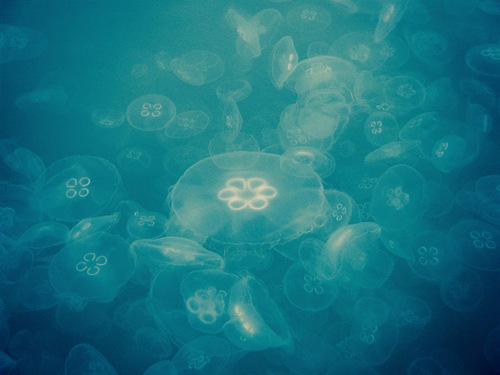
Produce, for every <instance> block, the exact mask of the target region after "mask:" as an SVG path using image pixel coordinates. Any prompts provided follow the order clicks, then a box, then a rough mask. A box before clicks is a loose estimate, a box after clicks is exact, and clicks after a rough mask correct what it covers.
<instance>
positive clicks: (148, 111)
mask: <svg viewBox="0 0 500 375" xmlns="http://www.w3.org/2000/svg"><path fill="white" fill-rule="evenodd" d="M176 113H177V108H176V106H175V104H174V103H173V102H172V100H170V99H169V98H167V97H166V96H163V95H157V94H148V95H142V96H140V97H138V98H137V99H135V100H133V101H132V102H131V103H130V104H129V105H128V107H127V121H128V123H129V124H130V125H131V126H132V127H134V128H135V129H137V130H142V131H155V130H161V129H163V128H165V127H166V126H167V125H168V123H169V122H170V121H172V120H173V119H174V117H175V115H176Z"/></svg>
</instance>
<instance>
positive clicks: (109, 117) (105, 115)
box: [90, 108, 125, 129]
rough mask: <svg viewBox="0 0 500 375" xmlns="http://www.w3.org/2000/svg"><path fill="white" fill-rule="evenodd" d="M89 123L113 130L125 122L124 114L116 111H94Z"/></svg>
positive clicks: (107, 109)
mask: <svg viewBox="0 0 500 375" xmlns="http://www.w3.org/2000/svg"><path fill="white" fill-rule="evenodd" d="M90 121H92V123H93V124H94V125H96V126H99V127H100V128H105V129H114V128H118V127H120V126H122V125H123V123H124V122H125V114H124V113H123V112H122V111H119V110H116V109H110V108H106V109H96V110H95V111H94V112H92V115H91V116H90Z"/></svg>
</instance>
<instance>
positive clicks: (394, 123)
mask: <svg viewBox="0 0 500 375" xmlns="http://www.w3.org/2000/svg"><path fill="white" fill-rule="evenodd" d="M364 133H365V137H366V139H367V141H368V142H369V143H370V144H372V145H374V146H382V145H384V144H386V143H389V142H393V141H396V140H398V135H399V124H398V120H397V119H396V118H395V117H394V116H393V115H391V114H390V113H387V112H374V113H372V114H370V116H368V118H367V119H366V121H365V126H364Z"/></svg>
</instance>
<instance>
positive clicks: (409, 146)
mask: <svg viewBox="0 0 500 375" xmlns="http://www.w3.org/2000/svg"><path fill="white" fill-rule="evenodd" d="M420 145H421V142H420V141H394V142H389V143H385V144H383V145H382V146H380V147H379V148H377V149H375V150H373V151H372V152H370V153H368V154H367V155H366V156H365V160H364V161H365V163H378V162H381V161H384V160H387V159H395V158H398V157H401V156H404V155H407V154H408V152H409V151H411V150H415V149H416V148H417V147H419V146H420Z"/></svg>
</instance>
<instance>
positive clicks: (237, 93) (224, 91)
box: [216, 79, 252, 102]
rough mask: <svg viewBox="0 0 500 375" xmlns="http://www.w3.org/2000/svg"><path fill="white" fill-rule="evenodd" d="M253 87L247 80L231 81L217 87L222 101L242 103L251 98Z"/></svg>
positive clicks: (218, 95)
mask: <svg viewBox="0 0 500 375" xmlns="http://www.w3.org/2000/svg"><path fill="white" fill-rule="evenodd" d="M251 93H252V85H251V84H250V82H248V81H247V80H246V79H231V80H227V81H224V82H222V83H220V84H219V86H217V90H216V94H217V97H219V99H221V100H234V101H235V102H240V101H242V100H244V99H246V98H248V97H249V96H250V94H251Z"/></svg>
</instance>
